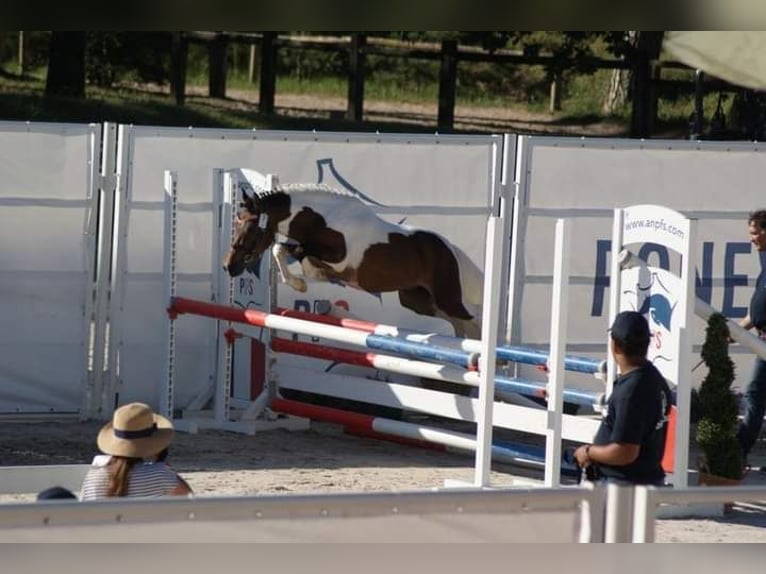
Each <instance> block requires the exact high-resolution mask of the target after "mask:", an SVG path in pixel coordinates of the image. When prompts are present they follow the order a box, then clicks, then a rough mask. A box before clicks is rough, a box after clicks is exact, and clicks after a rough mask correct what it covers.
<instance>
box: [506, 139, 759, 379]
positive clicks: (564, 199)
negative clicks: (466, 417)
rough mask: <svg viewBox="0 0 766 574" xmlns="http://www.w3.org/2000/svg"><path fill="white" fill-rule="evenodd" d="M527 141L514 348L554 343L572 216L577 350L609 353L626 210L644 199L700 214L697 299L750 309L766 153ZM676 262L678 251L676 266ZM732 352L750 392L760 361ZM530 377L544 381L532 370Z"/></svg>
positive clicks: (572, 344) (654, 255) (751, 148)
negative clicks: (559, 228) (559, 245)
mask: <svg viewBox="0 0 766 574" xmlns="http://www.w3.org/2000/svg"><path fill="white" fill-rule="evenodd" d="M519 145H520V153H519V157H520V162H519V166H518V169H519V172H518V174H519V175H518V177H519V178H520V203H519V208H518V210H517V211H518V212H517V213H516V214H515V215H516V217H517V218H518V221H519V225H518V226H517V228H516V230H515V232H514V244H515V245H516V246H517V247H518V249H517V250H516V254H517V255H516V257H515V260H514V264H513V265H514V268H513V270H512V273H513V274H514V277H515V279H514V280H513V281H512V285H514V292H515V294H514V296H513V297H514V302H513V304H512V306H513V308H514V309H515V310H516V312H515V313H514V314H513V317H512V318H511V323H512V330H513V333H512V342H515V343H519V342H523V344H531V345H540V346H544V345H546V344H547V341H548V337H549V334H548V331H547V325H546V323H545V321H541V320H540V319H541V317H540V311H539V310H540V309H541V308H544V306H545V305H547V304H548V302H549V301H550V285H551V276H552V259H551V257H550V256H549V253H550V252H551V250H552V248H553V233H554V226H555V223H556V218H559V217H566V218H569V219H570V220H571V223H572V234H571V276H570V292H569V297H570V313H569V325H568V330H567V352H568V353H572V354H578V355H586V356H592V357H594V358H595V357H601V358H604V357H605V354H606V341H607V335H606V329H607V327H608V313H609V288H608V286H607V282H608V275H609V265H610V261H611V252H610V248H609V243H610V241H611V235H612V221H613V218H614V208H616V207H624V206H627V205H633V204H647V203H650V204H657V205H663V206H666V207H669V208H671V209H675V210H677V211H680V212H681V213H683V214H684V215H686V216H687V217H691V218H695V219H697V220H698V221H699V224H698V227H697V235H698V241H697V262H696V266H697V275H698V279H697V295H698V296H699V297H702V298H703V299H705V300H706V301H709V302H710V304H711V305H712V306H713V307H715V308H716V309H718V310H720V311H722V312H723V313H724V314H726V315H727V316H729V317H731V318H736V317H741V316H743V315H744V313H746V312H747V307H748V304H749V300H750V295H751V293H752V286H753V284H754V282H755V278H756V276H757V275H758V272H759V270H760V267H759V260H758V256H757V255H756V253H755V252H753V251H752V248H751V246H750V244H749V241H748V236H747V215H748V213H749V212H750V211H751V210H754V209H758V208H766V201H764V199H763V191H762V182H761V181H760V179H759V178H758V177H757V174H759V173H762V172H763V170H764V169H765V168H766V153H764V151H766V148H764V146H762V145H760V144H755V143H731V142H729V143H720V142H688V141H661V140H651V141H640V140H613V139H582V138H549V137H522V138H520V144H519ZM645 254H646V256H647V257H646V258H647V259H648V260H649V261H650V262H651V263H652V264H657V263H659V262H660V260H661V259H662V258H664V257H665V254H664V253H660V252H658V251H656V250H654V249H652V248H648V251H646V252H645ZM674 263H677V261H674V260H673V258H672V254H671V257H670V258H669V264H670V265H671V267H672V266H673V265H674ZM726 276H728V277H729V279H728V281H727V280H725V279H724V277H726ZM704 328H705V323H704V321H702V320H701V319H695V320H694V321H693V323H692V332H691V336H692V342H693V344H694V351H693V356H692V364H696V362H697V360H698V359H699V350H700V346H701V343H702V341H703V338H704ZM730 350H731V353H732V358H733V359H734V361H735V363H736V365H737V374H738V376H739V379H738V381H737V384H738V385H743V384H744V383H745V382H746V377H748V375H749V373H750V368H751V362H752V358H753V355H752V353H751V352H750V350H748V349H746V348H745V347H743V346H740V345H733V346H732V347H731V349H730ZM523 371H524V370H523ZM524 375H525V376H528V377H529V378H535V377H536V378H539V373H535V372H534V371H533V370H532V369H527V370H526V372H524ZM703 375H704V369H698V370H697V371H696V372H695V373H694V375H693V376H694V384H695V386H696V384H697V383H699V381H700V380H701V377H702V376H703ZM578 386H580V384H579V383H578ZM588 386H590V388H593V389H599V388H602V385H601V383H600V382H599V381H595V380H584V381H583V387H584V388H587V387H588Z"/></svg>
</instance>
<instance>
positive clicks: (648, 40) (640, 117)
mask: <svg viewBox="0 0 766 574" xmlns="http://www.w3.org/2000/svg"><path fill="white" fill-rule="evenodd" d="M662 36H663V32H639V34H638V41H637V42H636V48H635V50H634V52H633V110H632V117H631V123H630V137H633V138H648V137H651V135H652V127H653V121H652V120H653V115H654V114H653V109H652V107H653V106H652V101H653V96H652V92H653V86H652V60H656V59H657V58H658V57H659V53H660V48H661V47H662Z"/></svg>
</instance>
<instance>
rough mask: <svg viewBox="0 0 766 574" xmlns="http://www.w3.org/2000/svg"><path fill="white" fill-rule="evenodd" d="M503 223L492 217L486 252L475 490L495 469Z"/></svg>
mask: <svg viewBox="0 0 766 574" xmlns="http://www.w3.org/2000/svg"><path fill="white" fill-rule="evenodd" d="M503 239H504V237H503V220H502V218H500V217H494V216H492V217H490V218H489V220H488V222H487V247H486V250H485V252H484V295H483V303H482V322H481V325H482V327H481V355H480V356H479V373H480V381H479V411H478V413H477V420H476V462H475V467H474V486H478V487H485V486H489V471H490V469H491V465H492V407H493V405H494V397H495V355H496V350H497V329H498V325H499V317H498V315H499V314H498V312H497V310H498V309H499V308H500V285H499V282H500V278H501V277H502V270H501V264H502V260H503V251H504V250H503Z"/></svg>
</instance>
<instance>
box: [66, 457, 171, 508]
mask: <svg viewBox="0 0 766 574" xmlns="http://www.w3.org/2000/svg"><path fill="white" fill-rule="evenodd" d="M177 484H178V475H177V474H176V473H175V471H173V470H172V469H171V468H170V467H169V466H168V465H166V464H165V463H163V462H139V463H137V464H136V465H135V466H133V468H132V469H131V470H130V475H129V476H128V490H127V493H126V494H125V497H128V498H136V497H156V496H166V495H169V494H170V493H171V491H172V490H173V489H174V488H175V487H176V486H177ZM108 487H109V467H108V466H93V467H91V469H90V470H88V473H87V474H86V475H85V480H84V481H83V483H82V489H81V491H80V500H102V499H105V498H109V497H108V496H107V494H106V493H107V489H108Z"/></svg>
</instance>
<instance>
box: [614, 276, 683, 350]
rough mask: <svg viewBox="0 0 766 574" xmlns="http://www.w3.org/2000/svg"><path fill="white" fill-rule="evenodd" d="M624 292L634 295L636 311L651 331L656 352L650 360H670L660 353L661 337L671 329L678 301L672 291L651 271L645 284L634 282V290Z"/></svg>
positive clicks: (663, 337)
mask: <svg viewBox="0 0 766 574" xmlns="http://www.w3.org/2000/svg"><path fill="white" fill-rule="evenodd" d="M624 293H625V294H630V295H634V296H635V306H634V307H633V308H634V309H635V310H636V311H638V312H639V313H641V314H642V315H644V316H646V318H647V320H648V321H649V328H650V330H651V332H652V337H653V347H654V349H655V350H657V351H658V352H657V353H656V354H655V355H654V358H653V359H652V362H654V363H657V362H658V361H667V362H671V361H672V359H671V358H670V357H667V356H665V355H663V354H662V353H661V349H662V347H663V345H662V342H663V339H665V338H666V336H667V335H669V334H670V332H671V331H672V330H673V312H674V311H675V309H676V305H677V303H678V301H677V300H675V297H674V296H673V293H672V292H671V291H670V290H669V289H668V288H667V287H665V285H663V283H662V281H661V280H660V278H659V277H658V276H657V274H656V273H652V277H651V280H650V281H649V283H648V284H647V285H641V284H640V283H637V284H636V290H635V291H631V290H626V291H624Z"/></svg>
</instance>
